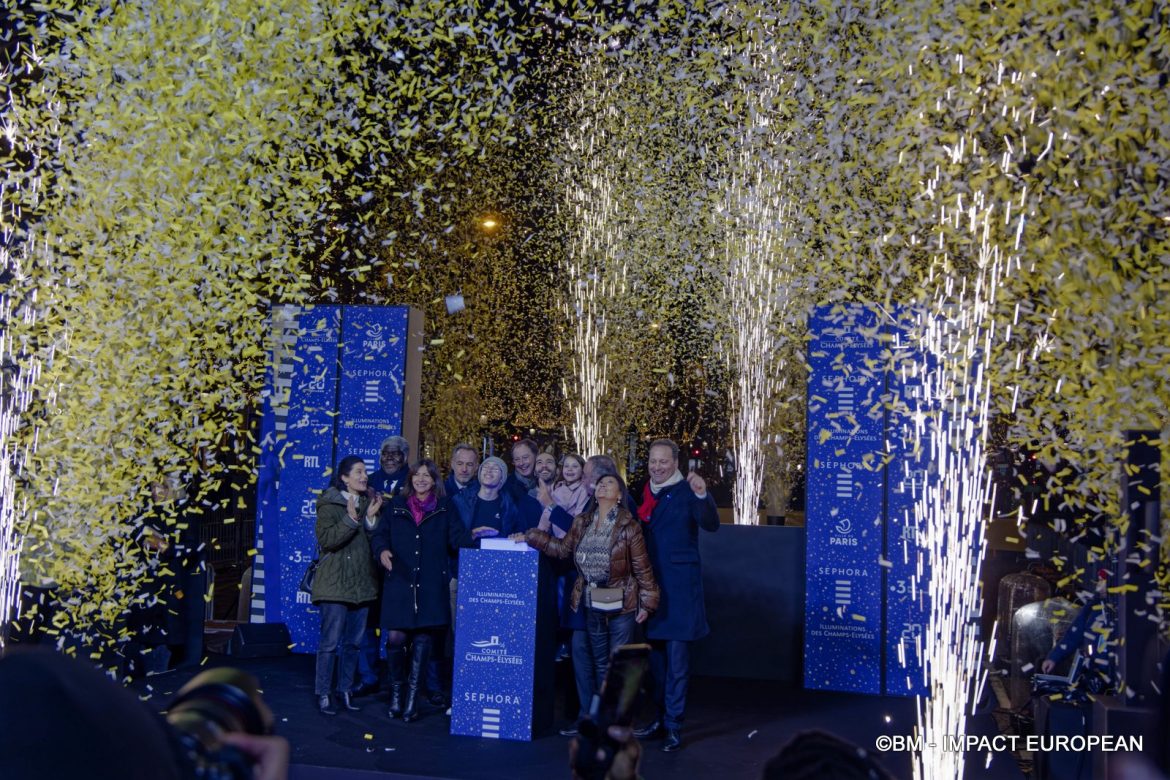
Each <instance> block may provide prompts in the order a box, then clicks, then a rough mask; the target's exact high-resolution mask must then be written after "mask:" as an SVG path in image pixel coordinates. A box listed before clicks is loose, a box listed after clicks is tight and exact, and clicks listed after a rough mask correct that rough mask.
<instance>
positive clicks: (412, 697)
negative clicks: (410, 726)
mask: <svg viewBox="0 0 1170 780" xmlns="http://www.w3.org/2000/svg"><path fill="white" fill-rule="evenodd" d="M430 655H431V636H430V634H416V635H415V637H414V642H412V643H411V647H410V678H409V679H408V680H407V683H406V685H407V688H406V709H405V710H404V711H403V713H402V719H403V720H404V721H406V722H407V723H410V722H411V721H415V720H418V702H419V698H420V697H419V694H418V689H419V686H420V685H421V684H422V680H423V675H425V674H426V673H427V658H429V657H430Z"/></svg>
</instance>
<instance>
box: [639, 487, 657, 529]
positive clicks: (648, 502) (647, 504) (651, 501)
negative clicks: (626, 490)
mask: <svg viewBox="0 0 1170 780" xmlns="http://www.w3.org/2000/svg"><path fill="white" fill-rule="evenodd" d="M656 506H658V499H657V498H655V497H654V493H653V491H651V490H650V482H649V480H647V481H646V485H645V487H643V488H642V504H641V506H639V507H638V519H639V520H641V521H642V522H643V523H649V522H650V515H651V514H653V513H654V507H656Z"/></svg>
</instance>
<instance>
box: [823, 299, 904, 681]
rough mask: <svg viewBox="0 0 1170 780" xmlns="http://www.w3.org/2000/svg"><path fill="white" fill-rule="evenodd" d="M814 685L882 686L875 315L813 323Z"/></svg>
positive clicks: (879, 379) (839, 310)
mask: <svg viewBox="0 0 1170 780" xmlns="http://www.w3.org/2000/svg"><path fill="white" fill-rule="evenodd" d="M809 332H810V334H811V340H810V343H809V347H808V350H809V351H808V364H809V366H810V369H811V373H810V376H809V389H808V393H809V402H808V481H807V486H808V487H807V503H806V506H807V511H806V538H807V542H806V545H807V547H806V561H807V564H806V572H807V574H806V577H807V582H806V595H805V634H804V667H805V686H806V687H807V688H812V689H825V690H836V691H851V692H858V693H881V691H882V667H881V660H882V638H883V637H882V588H883V584H882V579H883V578H882V567H881V565H880V562H879V558H880V556H881V554H882V552H883V542H882V537H883V508H884V507H883V504H884V495H883V493H884V479H885V476H884V468H883V467H884V461H885V458H884V452H883V450H884V448H885V441H884V436H885V406H884V403H883V394H884V391H885V370H884V365H883V361H882V351H883V343H882V342H883V338H882V327H881V325H880V324H879V318H878V315H877V313H876V312H874V311H873V310H870V309H866V308H863V307H861V306H857V305H839V306H835V307H825V308H821V309H818V310H817V311H816V312H815V313H814V315H813V316H812V317H811V318H810V321H809Z"/></svg>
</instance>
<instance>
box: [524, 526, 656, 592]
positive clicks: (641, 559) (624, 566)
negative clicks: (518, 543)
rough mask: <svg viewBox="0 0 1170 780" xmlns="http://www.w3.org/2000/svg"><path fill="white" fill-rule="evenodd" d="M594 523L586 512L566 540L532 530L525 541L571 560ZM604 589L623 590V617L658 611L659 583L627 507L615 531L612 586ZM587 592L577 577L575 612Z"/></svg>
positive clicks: (555, 555)
mask: <svg viewBox="0 0 1170 780" xmlns="http://www.w3.org/2000/svg"><path fill="white" fill-rule="evenodd" d="M592 522H593V513H592V512H583V513H581V514H579V515H577V517H576V518H574V519H573V527H572V528H570V529H569V533H567V534H565V537H564V538H563V539H557V538H555V537H553V536H551V535H549V534H548V533H547V532H545V531H541V530H538V529H536V528H530V529H529V530H528V531H526V532H525V534H524V537H525V539H526V540H527V541H528V544H530V545H531V546H533V547H535V548H536V549H538V550H540V551H541V552H543V553H545V554H546V555H549V556H552V557H553V558H569V557H571V556H572V555H573V552H574V551H575V550H576V549H577V544H578V542H580V541H581V538H582V537H583V536H585V531H586V530H588V528H589V524H590V523H592ZM605 585H606V587H608V588H621V589H622V593H623V597H622V613H623V614H624V613H626V612H633V611H634V610H635V609H637V608H638V607H641V608H642V609H644V610H646V611H647V612H653V611H654V610H656V609H658V583H657V582H656V581H655V580H654V570H653V568H652V567H651V566H650V556H649V555H648V554H647V553H646V540H645V539H644V538H643V536H642V526H641V524H640V523H639V522H638V521H637V520H635V519H634V516H633V515H631V514H630V513H629V512H628V511H627V510H626V509H625V508H624V507H618V516H617V520H616V521H615V523H614V527H613V547H612V548H611V550H610V558H609V582H607V583H606V584H605ZM584 589H585V578H584V577H577V583H576V584H575V585H574V586H573V595H572V596H571V597H570V602H569V603H570V605H571V606H572V607H573V609H574V611H575V610H576V609H577V608H578V607H579V606H580V604H581V593H582V591H584Z"/></svg>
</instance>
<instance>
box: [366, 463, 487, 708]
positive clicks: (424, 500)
mask: <svg viewBox="0 0 1170 780" xmlns="http://www.w3.org/2000/svg"><path fill="white" fill-rule="evenodd" d="M488 532H492V529H488V528H476V529H474V530H473V531H468V530H467V526H465V525H464V524H463V523H462V521H460V519H459V515H458V513H457V512H456V511H455V509H454V508H453V507H451V506H450V504H449V502H448V500H447V497H446V496H445V495H444V491H443V483H442V481H441V480H440V478H439V468H438V466H436V465H435V463H434V461H430V460H420V461H419V462H418V463H415V464H414V465H413V466H411V467H410V471H409V473H408V474H407V479H406V488H405V493H404V494H403V495H401V496H399V497H397V498H395V499H394V501H393V502H392V503H391V504H390V507H389V509H388V511H387V513H386V516H385V517H384V518H383V519H382V521H381V522H380V523H378V527H377V529H375V531H374V533H373V536H372V543H373V551H374V558H375V559H376V560H377V561H378V562H379V563H380V564H381V565H382V568H383V569H384V574H383V577H382V630H383V631H384V632H385V633H386V634H387V636H388V642H389V648H388V650H387V658H388V660H389V666H390V709H389V710H388V712H387V714H388V715H389V716H390V717H391V718H397V717H398V716H399V715H401V716H402V719H403V720H404V721H406V722H408V723H409V722H411V721H413V720H416V719H417V718H418V689H419V683H420V680H421V677H422V675H423V674H425V672H426V664H427V658H428V656H429V655H430V650H431V646H432V645H433V643H434V642H435V640H436V639H437V638H438V637H441V636H442V635H443V631H444V630H445V629H446V627H447V626H448V625H450V623H451V607H450V603H451V592H450V587H449V585H448V583H449V582H450V580H451V572H450V563H449V561H450V555H451V554H452V553H454V552H456V551H457V550H458V548H460V547H474V546H475V540H476V539H478V538H479V537H480V536H485V535H489V534H488ZM408 643H409V645H410V676H409V678H408V679H407V680H406V683H407V691H406V703H405V706H404V705H403V701H402V684H403V681H404V680H403V678H404V677H405V676H406V675H405V670H404V667H405V666H406V648H407V644H408Z"/></svg>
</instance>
